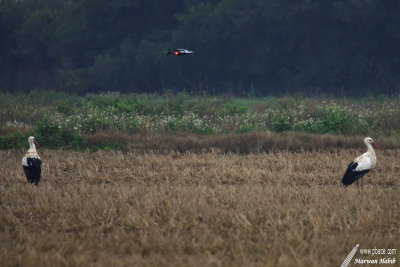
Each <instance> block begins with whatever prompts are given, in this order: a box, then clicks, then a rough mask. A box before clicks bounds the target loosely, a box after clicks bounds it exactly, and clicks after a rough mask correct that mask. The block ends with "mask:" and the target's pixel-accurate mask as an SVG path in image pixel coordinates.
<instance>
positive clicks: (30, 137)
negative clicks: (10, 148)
mask: <svg viewBox="0 0 400 267" xmlns="http://www.w3.org/2000/svg"><path fill="white" fill-rule="evenodd" d="M28 143H29V146H32V145H33V144H34V145H35V147H37V148H40V145H39V143H38V142H36V140H35V137H34V136H29V138H28Z"/></svg>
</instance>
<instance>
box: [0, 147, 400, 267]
mask: <svg viewBox="0 0 400 267" xmlns="http://www.w3.org/2000/svg"><path fill="white" fill-rule="evenodd" d="M364 150H365V147H364V145H363V144H362V141H360V142H359V146H358V148H356V149H355V148H351V149H347V150H346V149H342V148H340V149H334V148H331V149H329V150H326V151H324V150H322V149H319V150H314V151H313V150H308V149H307V150H304V151H301V150H300V151H288V150H286V151H271V152H267V153H254V152H251V151H250V153H245V154H240V153H225V152H224V151H222V152H221V151H213V150H207V151H203V152H201V151H197V152H193V151H190V152H177V151H175V152H172V151H170V152H168V151H158V152H155V151H151V150H148V151H144V150H136V149H130V150H128V151H97V152H89V151H86V152H74V151H55V150H54V151H53V150H43V151H39V153H40V155H41V157H42V160H43V162H44V163H43V165H42V180H41V183H40V186H39V187H38V188H36V187H34V186H31V185H29V184H27V182H26V180H25V177H24V173H23V170H22V167H21V162H20V161H21V157H22V156H23V154H24V151H15V150H12V151H1V152H0V158H1V162H2V164H1V167H0V192H1V194H0V266H340V264H341V263H342V262H343V260H344V259H345V258H346V256H347V255H348V253H349V252H350V251H351V249H352V248H353V247H354V246H355V244H356V243H359V244H360V248H375V247H376V248H394V249H397V251H399V249H400V238H399V229H400V191H399V186H400V150H399V149H386V150H384V151H379V152H378V153H377V156H378V165H377V167H376V168H375V169H374V170H373V171H371V172H370V173H368V174H367V175H366V177H364V182H363V189H362V191H359V189H358V188H357V186H356V185H352V186H350V187H348V188H343V187H342V186H341V185H340V179H341V177H342V175H343V173H344V171H345V169H346V167H347V165H348V163H349V161H350V160H352V159H353V158H354V157H355V156H357V155H359V154H360V153H361V152H364ZM356 257H359V258H363V259H379V258H380V257H378V256H374V257H373V256H362V255H360V254H356ZM398 257H399V256H398V255H397V257H396V258H398ZM397 263H398V261H397ZM397 263H396V264H397ZM352 265H353V266H354V262H353V263H352V264H351V265H350V266H352ZM389 266H393V265H389Z"/></svg>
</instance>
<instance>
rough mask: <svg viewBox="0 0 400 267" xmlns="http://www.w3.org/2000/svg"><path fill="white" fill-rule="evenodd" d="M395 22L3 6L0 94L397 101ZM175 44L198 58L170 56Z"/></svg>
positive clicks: (303, 12)
mask: <svg viewBox="0 0 400 267" xmlns="http://www.w3.org/2000/svg"><path fill="white" fill-rule="evenodd" d="M399 13H400V2H399V1H397V0H385V1H381V0H369V1H365V0H356V1H355V0H335V1H319V0H307V1H291V0H279V1H264V0H229V1H228V0H191V1H182V0H173V1H164V0H152V1H140V0H134V1H131V0H116V1H106V0H96V1H89V0H72V1H49V0H21V1H16V0H1V1H0V43H1V50H0V90H1V91H3V92H4V91H9V92H15V91H26V92H27V91H30V90H32V89H34V90H43V89H46V90H49V89H51V90H64V91H68V92H70V93H87V92H97V91H121V92H136V93H143V92H147V93H154V92H165V91H168V90H169V91H172V92H179V91H182V90H183V89H184V88H186V90H187V91H188V92H191V93H196V94H202V93H203V92H206V93H208V94H222V93H223V94H227V93H229V94H235V95H240V96H248V95H251V96H256V95H281V94H291V93H298V94H303V95H304V94H311V95H314V94H325V95H328V96H331V95H333V96H344V95H346V96H358V95H366V94H367V95H379V94H387V95H392V94H397V93H398V92H399V88H400V87H399V86H400V72H399V71H398V70H399V69H400V61H399V52H398V47H400V17H399V16H398V14H399ZM176 47H184V48H189V49H193V50H195V51H196V54H195V56H190V57H173V56H170V57H167V56H166V52H167V50H168V49H172V48H176ZM301 127H306V126H301Z"/></svg>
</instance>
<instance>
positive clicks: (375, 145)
mask: <svg viewBox="0 0 400 267" xmlns="http://www.w3.org/2000/svg"><path fill="white" fill-rule="evenodd" d="M372 145H373V146H374V147H375V148H377V149H379V150H383V149H382V148H381V147H380V146H378V145H377V144H375V143H372Z"/></svg>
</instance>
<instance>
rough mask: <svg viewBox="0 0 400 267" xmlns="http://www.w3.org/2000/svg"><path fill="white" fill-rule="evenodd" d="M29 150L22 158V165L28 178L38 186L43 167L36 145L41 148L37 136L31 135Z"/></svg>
mask: <svg viewBox="0 0 400 267" xmlns="http://www.w3.org/2000/svg"><path fill="white" fill-rule="evenodd" d="M28 143H29V150H28V152H26V154H25V156H24V157H23V158H22V167H23V168H24V172H25V175H26V179H27V180H28V182H30V183H31V184H33V183H35V185H36V186H37V185H38V184H39V181H40V173H41V168H40V165H41V164H42V161H41V160H40V157H39V155H38V153H37V151H36V146H37V147H38V148H39V147H40V146H39V144H38V142H36V140H35V137H33V136H30V137H29V138H28Z"/></svg>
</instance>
